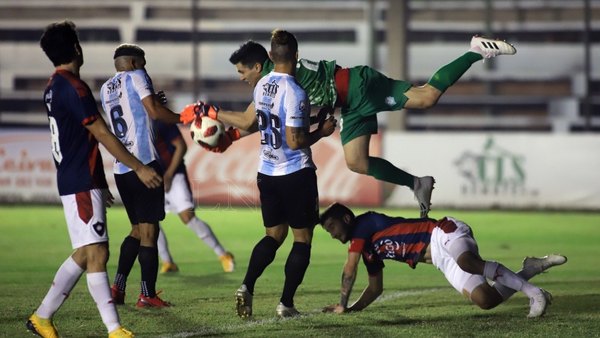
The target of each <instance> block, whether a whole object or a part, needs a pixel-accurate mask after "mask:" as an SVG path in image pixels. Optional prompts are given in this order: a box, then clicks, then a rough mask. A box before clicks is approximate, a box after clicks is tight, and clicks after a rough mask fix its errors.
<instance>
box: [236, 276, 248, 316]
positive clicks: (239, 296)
mask: <svg viewBox="0 0 600 338" xmlns="http://www.w3.org/2000/svg"><path fill="white" fill-rule="evenodd" d="M235 310H236V311H237V315H238V316H240V317H241V318H248V317H250V316H252V295H251V294H250V292H248V288H247V287H246V285H245V284H242V286H240V288H239V289H237V291H236V292H235Z"/></svg>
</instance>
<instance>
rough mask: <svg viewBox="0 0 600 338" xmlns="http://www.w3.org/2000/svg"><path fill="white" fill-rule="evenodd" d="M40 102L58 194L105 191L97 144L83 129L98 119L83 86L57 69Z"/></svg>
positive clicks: (105, 186)
mask: <svg viewBox="0 0 600 338" xmlns="http://www.w3.org/2000/svg"><path fill="white" fill-rule="evenodd" d="M44 103H45V106H46V112H47V113H48V122H49V124H50V134H51V137H52V156H53V157H54V164H55V165H56V169H57V183H58V193H59V194H60V195H61V196H63V195H70V194H74V193H78V192H82V191H87V190H91V189H104V188H108V184H107V183H106V177H105V176H104V166H103V163H102V156H101V155H100V150H99V149H98V141H97V140H96V138H95V137H94V136H93V135H92V134H91V133H90V132H89V131H88V130H87V128H86V127H85V126H86V125H88V124H91V123H93V122H94V121H96V120H97V119H101V118H102V117H101V116H100V113H99V112H98V107H97V105H96V100H95V99H94V96H93V95H92V91H91V90H90V88H89V87H88V86H87V84H85V82H83V81H82V80H81V79H80V78H79V77H77V76H75V75H74V74H73V73H71V72H69V71H66V70H57V71H56V72H55V73H54V74H52V76H51V77H50V80H49V81H48V85H47V87H46V90H45V91H44Z"/></svg>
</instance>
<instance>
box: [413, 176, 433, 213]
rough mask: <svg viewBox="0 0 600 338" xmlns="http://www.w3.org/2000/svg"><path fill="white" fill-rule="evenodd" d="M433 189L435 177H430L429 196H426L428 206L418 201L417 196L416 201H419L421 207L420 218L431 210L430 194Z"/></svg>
mask: <svg viewBox="0 0 600 338" xmlns="http://www.w3.org/2000/svg"><path fill="white" fill-rule="evenodd" d="M433 189H435V178H433V177H431V189H430V191H429V196H428V197H429V198H427V199H428V200H429V206H427V205H425V203H422V202H420V201H419V200H418V198H417V201H418V202H419V208H420V209H421V213H420V216H421V218H426V217H427V216H428V215H429V212H430V211H431V195H432V194H433Z"/></svg>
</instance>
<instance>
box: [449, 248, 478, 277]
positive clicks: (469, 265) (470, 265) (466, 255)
mask: <svg viewBox="0 0 600 338" xmlns="http://www.w3.org/2000/svg"><path fill="white" fill-rule="evenodd" d="M456 264H458V266H459V267H460V268H461V270H463V271H465V272H468V273H470V274H474V275H481V274H483V264H485V262H484V261H482V260H481V258H479V257H478V256H477V255H475V254H474V253H472V252H470V251H465V252H463V253H462V254H461V255H460V256H459V257H458V258H457V259H456Z"/></svg>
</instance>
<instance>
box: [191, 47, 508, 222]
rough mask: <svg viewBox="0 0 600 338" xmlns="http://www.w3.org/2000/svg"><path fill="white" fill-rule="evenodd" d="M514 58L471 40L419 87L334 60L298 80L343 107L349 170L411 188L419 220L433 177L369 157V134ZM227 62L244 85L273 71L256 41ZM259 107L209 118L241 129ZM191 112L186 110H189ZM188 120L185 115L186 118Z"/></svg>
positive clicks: (316, 99)
mask: <svg viewBox="0 0 600 338" xmlns="http://www.w3.org/2000/svg"><path fill="white" fill-rule="evenodd" d="M515 53H516V49H515V48H514V47H513V46H511V45H510V44H508V43H506V42H504V41H500V40H491V39H486V38H482V37H473V38H472V40H471V48H470V49H469V51H467V52H466V53H465V54H463V55H462V56H460V57H458V58H457V59H455V60H454V61H452V62H450V63H449V64H447V65H445V66H443V67H442V68H440V69H439V70H438V71H437V72H435V74H433V76H432V77H431V79H429V81H428V82H427V83H426V84H424V85H421V86H413V85H412V84H411V83H410V82H407V81H402V80H394V79H390V78H388V77H386V76H385V75H383V74H381V73H379V72H378V71H376V70H375V69H373V68H371V67H368V66H355V67H352V68H342V67H340V66H339V65H338V64H337V63H336V61H324V60H321V61H318V62H316V61H311V60H306V59H300V60H299V62H298V66H297V69H296V79H297V81H298V83H299V84H300V86H302V88H304V89H305V90H306V92H307V94H308V96H309V99H310V103H311V104H312V105H314V106H330V107H334V106H335V107H341V118H340V134H341V140H342V145H343V149H344V157H345V160H346V165H347V166H348V168H349V169H350V170H352V171H354V172H356V173H359V174H366V175H369V176H373V177H375V178H376V179H378V180H382V181H386V182H390V183H393V184H397V185H403V186H406V187H409V188H410V189H412V190H413V191H414V194H415V198H416V200H417V201H418V202H419V206H420V209H421V217H426V216H427V214H428V212H429V209H430V207H431V191H432V189H433V184H434V183H435V180H434V179H433V177H431V176H424V177H416V176H413V175H411V174H410V173H407V172H405V171H404V170H402V169H400V168H398V167H396V166H394V165H393V164H392V163H390V162H389V161H387V160H385V159H383V158H379V157H374V156H370V154H369V142H370V140H371V135H372V134H376V133H377V113H379V112H381V111H390V110H400V109H403V108H409V109H426V108H429V107H432V106H433V105H435V104H436V102H437V101H438V99H439V98H440V96H441V95H442V94H443V93H444V92H445V91H446V89H448V87H450V86H451V85H452V84H454V82H456V81H457V80H458V79H459V78H460V77H461V76H462V74H464V73H465V72H466V71H467V70H468V69H469V67H471V65H472V64H473V63H475V62H477V61H479V60H482V59H484V58H491V57H495V56H497V55H511V54H515ZM229 61H230V62H231V63H232V64H233V65H235V67H236V69H237V72H238V73H239V76H240V80H242V81H245V82H247V83H248V84H249V85H250V86H252V87H254V86H255V85H256V83H257V82H258V80H259V79H260V78H262V77H263V76H265V74H267V73H268V72H270V71H271V70H272V69H273V63H272V62H271V60H269V58H268V55H267V52H266V50H265V48H264V47H263V46H262V45H260V44H258V43H256V42H254V41H247V42H246V43H244V44H243V45H242V46H240V48H239V49H237V50H236V51H235V52H233V54H231V57H230V58H229ZM255 104H256V102H252V103H250V105H249V106H248V108H247V109H246V111H245V112H243V113H240V112H228V111H223V110H221V111H219V110H218V109H213V110H212V111H211V112H210V113H211V116H212V117H214V118H218V119H219V120H221V121H223V122H225V123H229V124H235V125H240V124H242V125H243V124H244V123H246V124H247V123H248V121H250V117H251V116H253V115H254V114H255V111H254V110H255ZM191 108H192V107H187V109H188V110H189V109H191ZM184 112H185V110H184ZM185 115H186V114H185V113H182V117H183V116H185ZM187 120H188V121H189V120H190V119H187ZM242 129H243V128H242Z"/></svg>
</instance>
